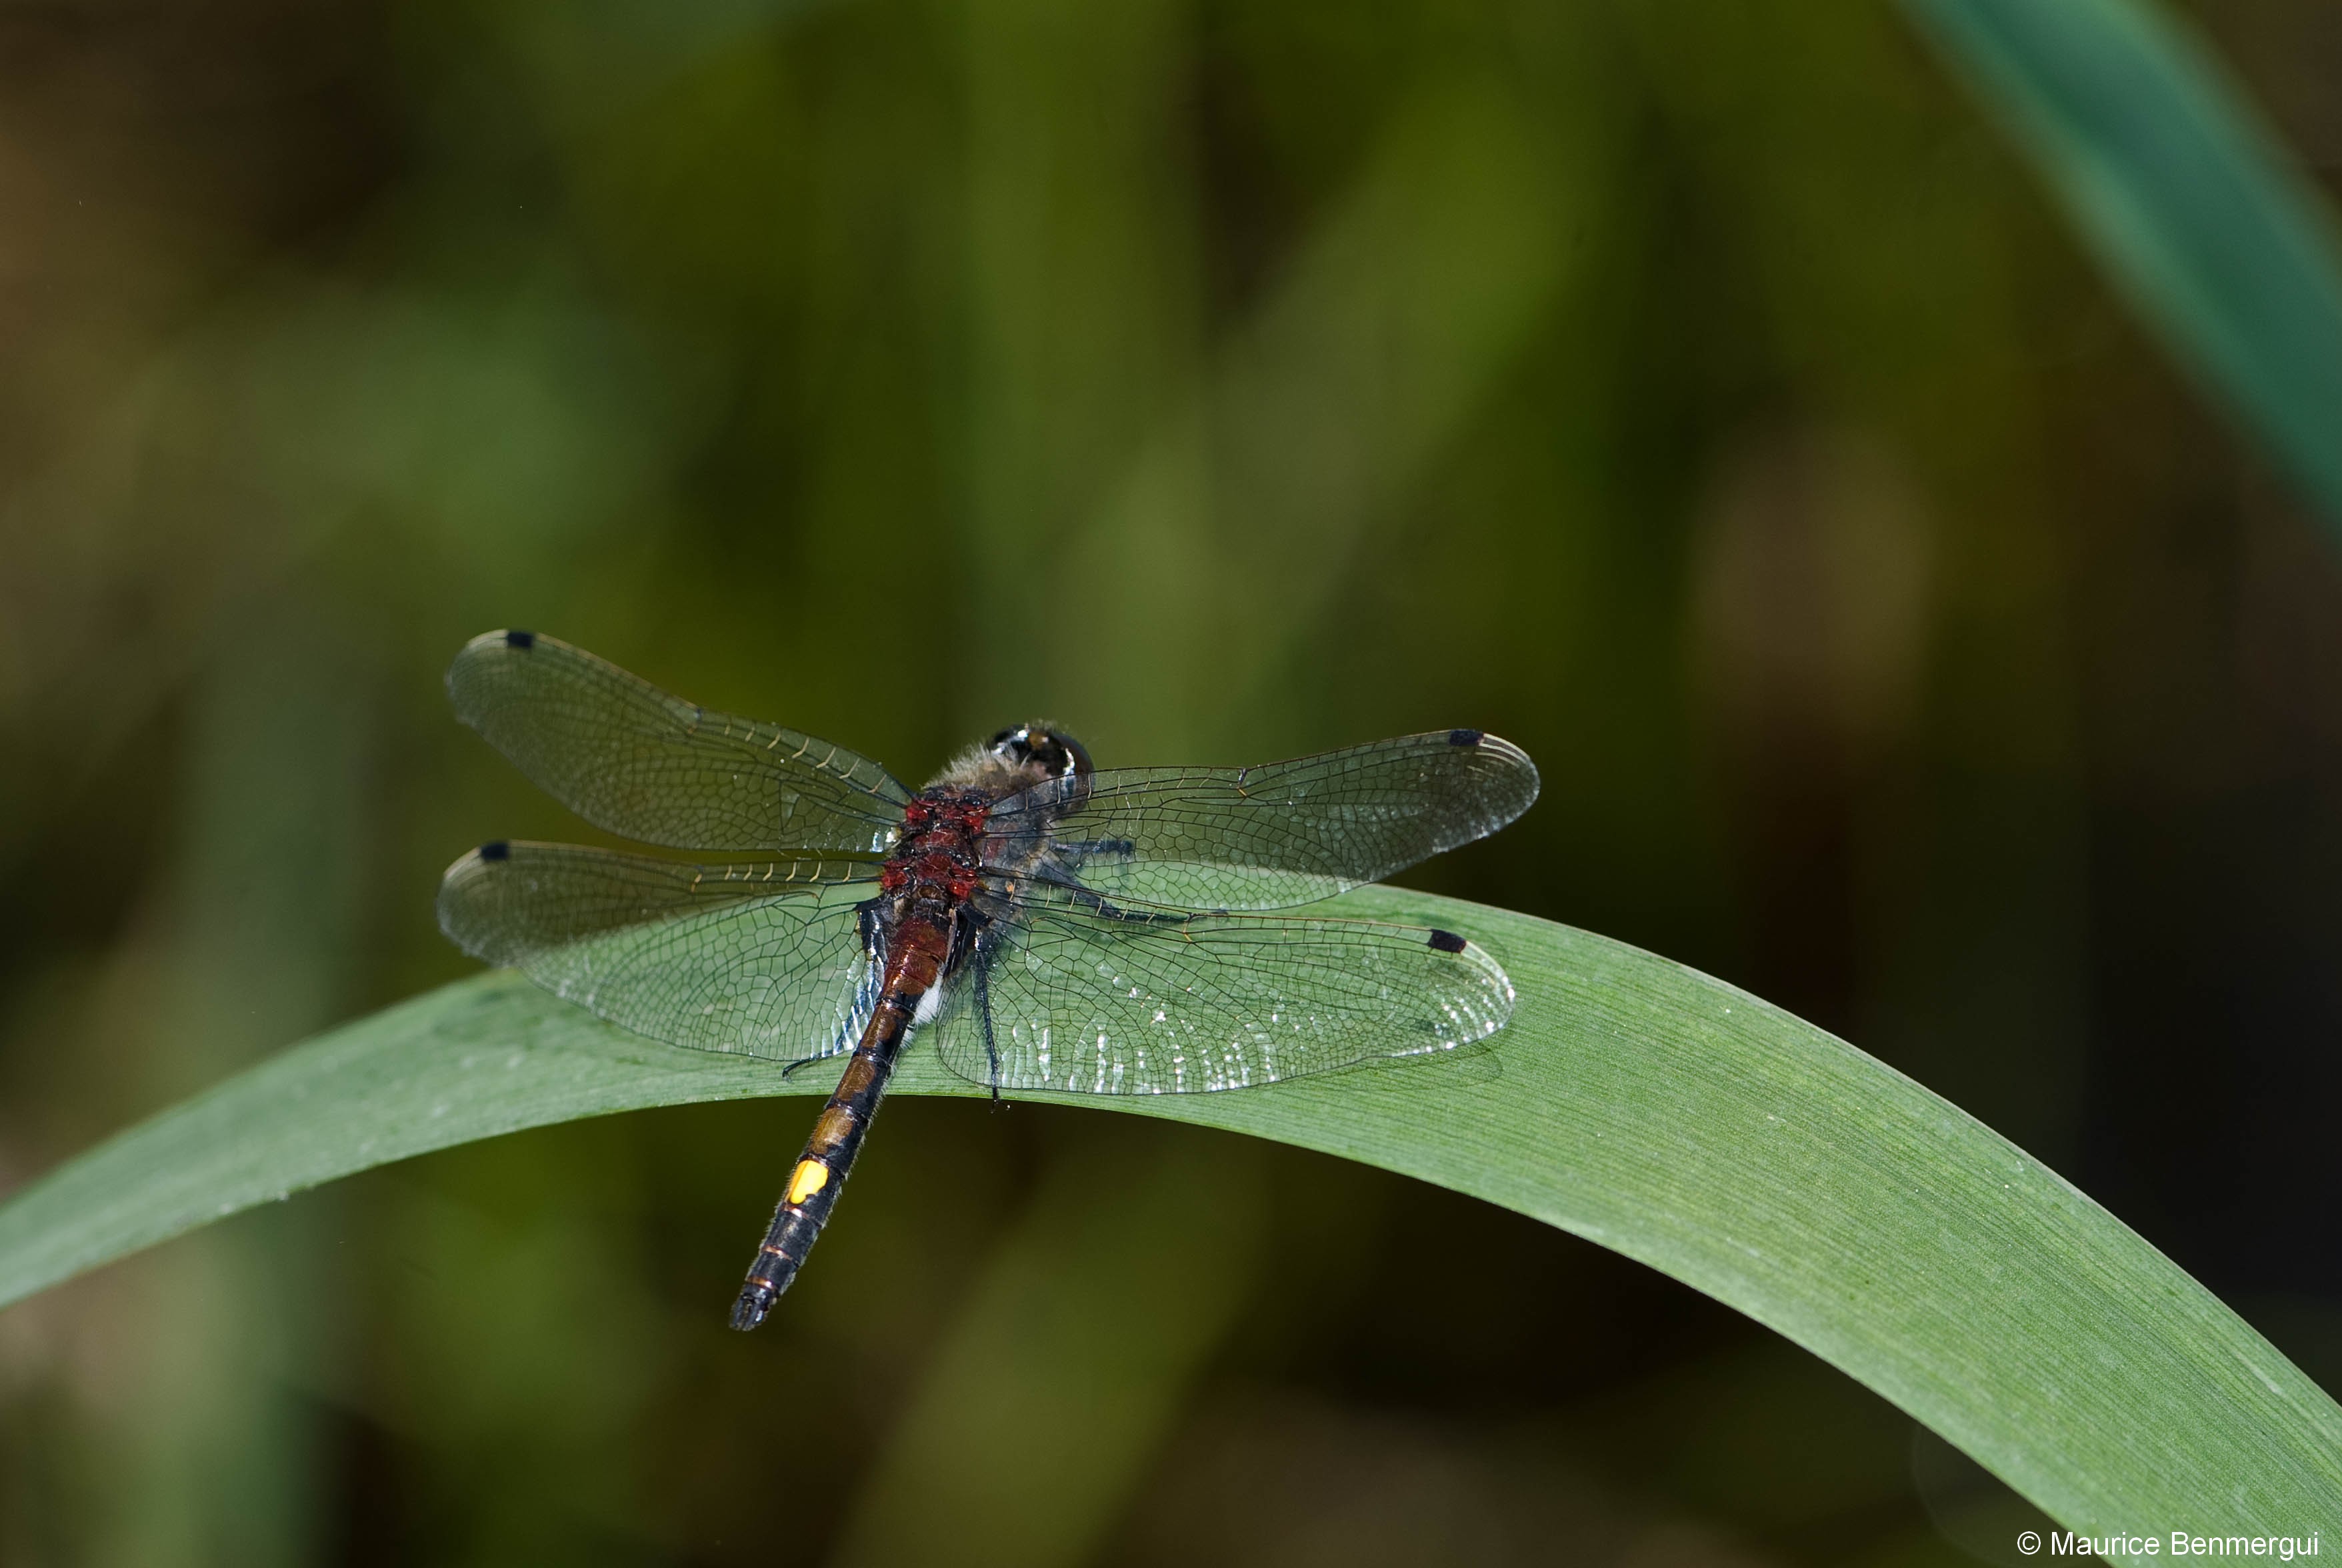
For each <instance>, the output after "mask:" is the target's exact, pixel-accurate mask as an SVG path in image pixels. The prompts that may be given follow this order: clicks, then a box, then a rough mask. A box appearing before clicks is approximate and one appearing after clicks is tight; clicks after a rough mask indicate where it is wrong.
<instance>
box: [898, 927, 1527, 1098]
mask: <svg viewBox="0 0 2342 1568" xmlns="http://www.w3.org/2000/svg"><path fill="white" fill-rule="evenodd" d="M1021 919H1022V921H1023V924H1012V923H1011V922H1008V921H1003V922H1000V923H997V924H995V925H994V926H993V927H992V928H991V930H990V932H988V933H987V936H988V937H989V938H991V939H992V940H993V942H994V943H995V944H996V945H994V946H993V947H992V948H991V950H990V951H988V952H979V954H977V955H976V959H975V960H973V961H972V962H973V963H974V964H980V965H981V969H980V974H981V980H982V984H980V985H979V984H976V981H977V974H976V973H970V974H966V975H964V976H963V977H962V979H961V981H960V983H959V984H956V986H955V987H954V990H953V994H952V1000H951V1002H950V1003H949V1004H948V1005H947V1006H946V1011H945V1013H944V1014H943V1015H942V1016H941V1017H940V1018H938V1019H937V1020H936V1026H935V1035H936V1049H937V1051H938V1052H939V1054H941V1055H942V1057H943V1060H944V1063H945V1064H946V1066H948V1067H949V1068H950V1069H951V1070H952V1071H953V1072H955V1073H956V1074H959V1075H960V1076H961V1077H963V1078H967V1079H970V1080H973V1081H974V1082H976V1083H978V1084H990V1085H995V1086H996V1087H998V1088H1000V1089H1004V1090H1019V1089H1056V1090H1064V1091H1070V1092H1072V1093H1075V1094H1200V1093H1205V1092H1207V1091H1211V1090H1216V1089H1240V1088H1246V1087H1250V1086H1252V1085H1255V1084H1274V1083H1278V1082H1281V1081H1282V1080H1285V1079H1287V1078H1298V1077H1302V1076H1305V1075H1306V1074H1313V1073H1327V1072H1332V1071H1334V1070H1336V1068H1342V1067H1351V1066H1356V1065H1358V1064H1362V1063H1367V1062H1376V1061H1389V1060H1398V1059H1403V1058H1406V1057H1413V1056H1433V1055H1438V1054H1444V1053H1447V1052H1452V1051H1456V1050H1459V1049H1461V1048H1463V1047H1465V1046H1468V1045H1471V1044H1476V1043H1477V1042H1479V1041H1482V1040H1485V1039H1486V1038H1487V1037H1488V1036H1489V1035H1491V1034H1495V1033H1496V1031H1497V1030H1499V1029H1502V1028H1503V1027H1504V1026H1505V1024H1506V1020H1508V1019H1509V1018H1511V1016H1512V1014H1513V986H1512V982H1511V981H1509V980H1507V979H1506V977H1505V972H1504V970H1503V969H1501V968H1500V967H1498V966H1497V964H1496V960H1495V959H1493V958H1491V957H1489V956H1488V954H1486V952H1485V951H1484V950H1482V949H1481V948H1479V947H1477V946H1476V945H1474V944H1471V943H1469V942H1466V941H1465V940H1464V939H1463V938H1462V937H1460V936H1457V935H1455V934H1453V933H1449V932H1441V931H1432V930H1428V929H1426V928H1423V927H1417V926H1406V925H1382V924H1373V923H1370V922H1367V921H1362V920H1303V919H1296V918H1293V917H1289V916H1276V915H1247V914H1199V915H1192V916H1187V917H1185V918H1176V919H1165V920H1159V921H1139V920H1132V919H1129V918H1127V917H1118V916H1116V915H1112V914H1095V913H1088V912H1084V911H1080V910H1076V909H1073V908H1070V907H1065V906H1056V907H1044V908H1036V909H1030V910H1027V911H1025V912H1024V913H1023V914H1022V916H1021ZM987 1003H988V1004H989V1008H990V1020H991V1026H990V1029H989V1031H987V1030H986V1023H985V1004H987Z"/></svg>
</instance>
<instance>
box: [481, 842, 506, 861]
mask: <svg viewBox="0 0 2342 1568" xmlns="http://www.w3.org/2000/svg"><path fill="white" fill-rule="evenodd" d="M480 858H481V859H482V860H510V859H511V858H512V845H510V844H506V843H505V841H504V840H503V839H497V840H495V842H494V843H492V844H482V845H480Z"/></svg>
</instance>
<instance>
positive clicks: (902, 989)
mask: <svg viewBox="0 0 2342 1568" xmlns="http://www.w3.org/2000/svg"><path fill="white" fill-rule="evenodd" d="M948 944H949V928H948V926H939V925H937V924H936V923H935V922H933V921H931V920H927V919H921V918H914V919H912V920H908V921H905V922H903V923H901V924H899V925H897V926H896V930H895V932H894V934H893V936H892V937H891V938H890V940H889V941H888V944H887V962H886V975H885V984H884V985H883V986H882V988H881V990H880V994H879V1002H878V1005H877V1007H876V1009H875V1010H874V1011H873V1012H872V1013H871V1014H870V1022H869V1023H868V1024H866V1026H865V1027H864V1029H863V1031H862V1038H861V1040H860V1041H859V1042H857V1043H856V1045H855V1047H854V1054H853V1055H852V1056H851V1057H849V1058H848V1059H847V1060H846V1071H845V1072H844V1073H843V1074H840V1075H839V1077H838V1080H837V1088H836V1091H835V1092H834V1093H832V1094H831V1095H830V1097H829V1102H828V1104H825V1105H824V1106H823V1107H822V1110H821V1114H820V1116H819V1117H817V1118H816V1120H815V1122H814V1124H813V1134H812V1135H811V1136H809V1137H808V1138H806V1145H805V1150H804V1152H803V1153H802V1154H799V1155H798V1156H797V1162H796V1164H795V1165H793V1166H791V1167H790V1168H789V1184H788V1188H787V1190H786V1191H785V1192H784V1193H782V1194H781V1202H780V1206H779V1207H778V1208H776V1209H775V1210H774V1211H773V1223H772V1224H771V1225H770V1226H769V1227H767V1229H766V1232H765V1240H764V1243H763V1244H762V1245H761V1246H759V1247H758V1248H757V1249H756V1262H755V1263H751V1264H749V1265H748V1277H747V1278H746V1280H745V1281H743V1282H742V1283H741V1286H740V1296H739V1299H738V1300H737V1301H736V1302H734V1303H733V1304H732V1326H733V1327H734V1328H736V1329H742V1330H746V1329H752V1328H755V1327H756V1325H757V1324H758V1323H762V1322H764V1321H765V1314H766V1313H769V1312H771V1311H772V1310H773V1303H775V1302H777V1301H778V1300H780V1298H781V1293H782V1292H784V1291H786V1290H787V1289H788V1288H789V1284H790V1283H791V1282H792V1281H794V1280H795V1279H796V1275H797V1271H798V1270H799V1269H801V1268H803V1267H804V1266H805V1261H806V1253H810V1252H812V1251H813V1244H814V1243H815V1242H816V1241H818V1240H819V1239H820V1238H821V1231H822V1227H823V1226H824V1225H826V1224H827V1223H829V1213H830V1210H831V1209H833V1208H835V1207H836V1203H837V1195H838V1193H840V1192H841V1191H842V1190H843V1189H844V1188H845V1186H846V1177H847V1176H848V1175H849V1174H852V1173H853V1170H854V1161H855V1158H856V1156H857V1155H858V1154H861V1152H862V1140H863V1137H864V1135H865V1134H867V1133H868V1132H869V1130H870V1119H871V1118H872V1117H873V1116H875V1115H876V1114H878V1102H879V1101H880V1100H881V1099H883V1098H885V1097H886V1084H887V1081H888V1080H889V1079H890V1078H892V1077H893V1076H894V1075H895V1064H896V1061H897V1060H898V1059H899V1058H900V1057H901V1055H902V1051H903V1045H904V1043H905V1042H906V1040H907V1039H908V1038H909V1037H910V1033H911V1028H912V1025H913V1024H915V1023H916V1022H917V1020H918V1015H919V1011H920V1004H921V1003H922V1002H923V1001H925V1000H926V997H927V995H928V994H929V992H930V987H932V986H934V985H935V984H936V983H937V982H938V981H939V980H940V978H941V975H940V970H941V966H942V961H943V957H944V954H946V952H947V951H948Z"/></svg>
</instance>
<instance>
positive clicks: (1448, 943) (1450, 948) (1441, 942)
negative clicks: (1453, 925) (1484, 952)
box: [1431, 931, 1470, 953]
mask: <svg viewBox="0 0 2342 1568" xmlns="http://www.w3.org/2000/svg"><path fill="white" fill-rule="evenodd" d="M1431 945H1432V947H1433V949H1434V950H1435V951H1436V952H1440V953H1461V952H1463V951H1464V949H1465V948H1466V946H1468V945H1470V944H1467V943H1466V941H1465V940H1464V939H1463V938H1462V937H1460V936H1458V935H1456V934H1455V933H1454V932H1452V931H1435V932H1433V933H1432V934H1431Z"/></svg>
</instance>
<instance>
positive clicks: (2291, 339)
mask: <svg viewBox="0 0 2342 1568" xmlns="http://www.w3.org/2000/svg"><path fill="white" fill-rule="evenodd" d="M1907 5H1908V8H1909V10H1910V11H1911V13H1912V15H1914V17H1915V18H1916V19H1917V22H1918V23H1919V25H1920V27H1921V29H1922V30H1923V31H1924V32H1926V33H1927V35H1929V36H1930V37H1932V38H1933V39H1934V40H1935V41H1936V43H1937V45H1939V46H1940V47H1941V48H1942V49H1943V50H1944V52H1945V53H1946V54H1947V55H1949V56H1950V57H1951V58H1952V59H1953V60H1954V61H1955V62H1956V63H1957V65H1959V66H1960V67H1962V68H1963V69H1964V70H1965V71H1966V72H1967V75H1969V76H1970V77H1972V78H1973V80H1974V81H1975V83H1976V85H1977V87H1978V88H1979V89H1980V90H1981V91H1982V93H1983V95H1984V96H1985V97H1986V99H1987V102H1988V103H1989V104H1991V105H1993V106H1994V107H1995V108H1996V109H1997V111H1998V112H1999V113H2000V115H2002V117H2003V118H2004V119H2005V120H2006V121H2007V123H2008V125H2009V127H2010V129H2011V130H2012V131H2013V132H2014V133H2015V134H2016V135H2017V139H2018V140H2019V142H2020V143H2022V144H2023V145H2024V146H2025V147H2026V149H2027V151H2028V152H2029V153H2030V154H2031V155H2032V156H2033V158H2034V161H2035V162H2036V163H2037V164H2038V165H2040V167H2041V169H2042V171H2043V173H2044V174H2045V175H2047V178H2048V180H2049V182H2050V184H2051V185H2052V187H2053V189H2054V191H2055V192H2056V194H2057V196H2058V197H2059V198H2060V199H2061V200H2062V201H2063V202H2064V204H2065V205H2066V207H2067V211H2068V212H2069V213H2070V214H2071V215H2072V216H2073V218H2074V220H2075V222H2076V224H2077V226H2078V227H2079V228H2080V230H2081V233H2082V236H2083V238H2084V240H2085V242H2086V243H2087V244H2088V245H2090V246H2091V247H2092V248H2093V249H2094V250H2096V251H2097V255H2098V258H2099V260H2100V261H2101V262H2102V263H2103V264H2104V265H2106V267H2107V270H2108V272H2109V273H2110V274H2111V275H2113V277H2114V278H2115V280H2116V282H2117V285H2119V286H2120V287H2122V288H2123V289H2124V290H2125V291H2126V292H2127V293H2128V294H2129V295H2130V296H2131V298H2132V301H2133V303H2134V304H2135V305H2137V307H2138V308H2139V310H2140V312H2141V314H2142V315H2144V316H2145V317H2146V318H2147V321H2148V323H2149V324H2150V325H2153V326H2154V327H2156V328H2157V330H2158V331H2160V332H2161V333H2162V334H2163V335H2164V336H2165V337H2166V339H2167V341H2168V342H2169V344H2170V345H2171V346H2172V348H2173V350H2174V351H2175V352H2176V353H2177V355H2178V356H2179V357H2180V359H2181V360H2182V361H2183V363H2185V364H2186V365H2187V366H2188V368H2189V369H2190V370H2191V371H2192V372H2193V373H2194V374H2195V375H2197V376H2198V377H2199V378H2200V379H2201V380H2203V381H2205V382H2206V383H2207V384H2208V385H2211V386H2212V387H2213V389H2214V390H2215V391H2216V392H2217V393H2218V394H2220V395H2221V396H2223V397H2224V398H2226V399H2227V402H2228V403H2229V404H2230V405H2231V406H2232V407H2233V408H2235V409H2236V411H2237V414H2239V415H2240V416H2241V417H2242V419H2243V421H2244V422H2245V424H2247V426H2249V427H2250V428H2251V429H2253V430H2254V431H2255V432H2256V433H2257V434H2258V435H2259V436H2260V438H2261V439H2262V440H2263V441H2264V442H2265V443H2266V444H2267V445H2268V447H2269V448H2270V450H2271V451H2272V452H2274V453H2275V454H2277V458H2278V459H2279V461H2280V462H2281V463H2282V464H2284V465H2285V467H2287V469H2289V470H2290V471H2291V473H2292V474H2293V476H2294V477H2295V479H2296V480H2297V483H2299V484H2301V485H2302V487H2303V489H2304V491H2305V493H2306V494H2307V495H2308V496H2309V497H2310V498H2311V499H2312V500H2314V501H2315V502H2316V503H2317V505H2318V507H2319V509H2320V510H2321V511H2322V512H2323V514H2325V517H2326V519H2327V522H2328V523H2329V524H2332V525H2334V526H2335V527H2336V528H2337V530H2342V250H2337V245H2336V241H2335V234H2334V225H2333V220H2332V217H2331V215H2330V213H2329V212H2328V210H2327V207H2326V205H2325V203H2324V202H2323V201H2322V199H2321V198H2320V197H2319V195H2318V194H2317V191H2316V190H2315V189H2314V187H2313V186H2312V185H2310V183H2309V181H2308V180H2307V178H2306V177H2305V176H2304V175H2302V174H2301V173H2300V172H2299V171H2298V170H2297V168H2296V167H2295V166H2294V165H2293V164H2292V163H2291V161H2290V160H2289V159H2288V158H2287V156H2286V155H2285V154H2284V153H2283V151H2282V150H2281V149H2280V148H2279V146H2278V145H2277V142H2276V139H2275V138H2274V137H2273V136H2271V135H2269V134H2268V133H2267V131H2266V129H2265V128H2264V127H2263V126H2262V125H2260V123H2259V121H2258V119H2257V116H2256V115H2255V114H2254V113H2253V112H2252V110H2251V108H2250V106H2249V105H2247V103H2246V102H2245V100H2244V98H2243V95H2241V94H2239V93H2238V92H2237V91H2236V90H2235V89H2234V88H2233V87H2232V86H2231V85H2229V84H2228V83H2227V81H2226V80H2225V78H2224V76H2223V74H2222V73H2221V71H2220V70H2219V68H2218V66H2217V62H2216V61H2214V60H2213V59H2212V58H2211V57H2210V56H2209V55H2208V54H2207V52H2206V51H2205V50H2203V49H2202V48H2201V47H2199V46H2198V45H2196V44H2195V43H2193V42H2192V41H2191V40H2190V39H2189V38H2188V37H2187V35H2186V34H2185V33H2183V32H2182V31H2181V30H2180V29H2179V28H2178V27H2177V26H2176V25H2174V24H2172V23H2171V22H2170V21H2168V20H2167V19H2166V18H2165V17H2164V16H2163V15H2160V14H2159V13H2158V12H2157V10H2155V9H2154V8H2153V7H2151V6H2149V5H2142V4H2137V3H2135V0H2057V3H2056V4H2048V5H2045V4H2042V3H2040V0H1907Z"/></svg>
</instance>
